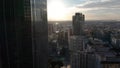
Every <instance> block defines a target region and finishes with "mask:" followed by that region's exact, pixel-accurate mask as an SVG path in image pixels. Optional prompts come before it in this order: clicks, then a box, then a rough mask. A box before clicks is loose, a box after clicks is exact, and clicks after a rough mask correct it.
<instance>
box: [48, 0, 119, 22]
mask: <svg viewBox="0 0 120 68" xmlns="http://www.w3.org/2000/svg"><path fill="white" fill-rule="evenodd" d="M119 7H120V1H119V0H48V20H49V21H64V20H72V18H71V16H72V15H74V13H75V12H82V13H84V14H85V15H86V20H119V19H120V15H119V14H120V12H119V10H120V8H119Z"/></svg>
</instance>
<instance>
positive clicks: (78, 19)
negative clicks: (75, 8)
mask: <svg viewBox="0 0 120 68" xmlns="http://www.w3.org/2000/svg"><path fill="white" fill-rule="evenodd" d="M84 21H85V16H84V15H83V14H82V13H76V14H75V16H73V32H74V35H82V34H83V24H84Z"/></svg>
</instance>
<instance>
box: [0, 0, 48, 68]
mask: <svg viewBox="0 0 120 68" xmlns="http://www.w3.org/2000/svg"><path fill="white" fill-rule="evenodd" d="M46 6H47V5H46V0H0V68H47V56H48V52H47V51H48V50H47V49H48V48H47V45H48V43H47V42H48V37H47V36H48V31H47V30H48V28H47V10H46V9H47V8H46Z"/></svg>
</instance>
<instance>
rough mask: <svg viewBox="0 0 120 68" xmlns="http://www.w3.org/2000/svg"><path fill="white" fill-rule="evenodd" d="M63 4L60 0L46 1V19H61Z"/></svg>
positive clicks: (63, 14) (62, 16)
mask: <svg viewBox="0 0 120 68" xmlns="http://www.w3.org/2000/svg"><path fill="white" fill-rule="evenodd" d="M65 13H66V9H65V4H64V3H63V2H61V1H60V0H59V1H58V0H56V1H51V2H49V3H48V19H49V20H63V19H64V17H65Z"/></svg>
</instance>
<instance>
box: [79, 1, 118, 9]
mask: <svg viewBox="0 0 120 68" xmlns="http://www.w3.org/2000/svg"><path fill="white" fill-rule="evenodd" d="M77 7H78V8H86V9H87V8H93V9H94V8H98V9H99V8H100V9H101V8H103V9H105V8H106V9H107V8H109V9H120V0H100V1H99V0H98V1H97V0H96V1H95V0H89V1H87V2H85V3H83V4H80V5H78V6H77Z"/></svg>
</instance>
